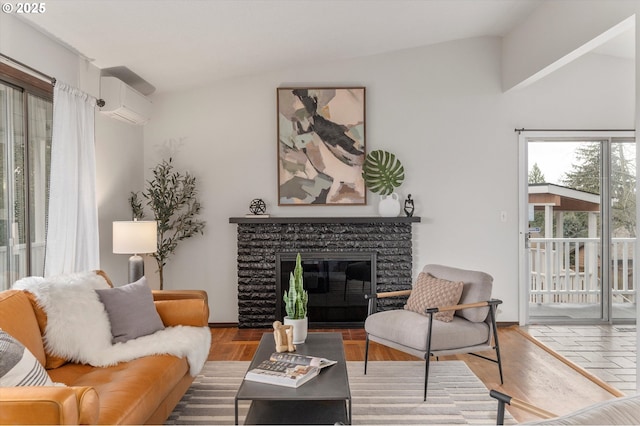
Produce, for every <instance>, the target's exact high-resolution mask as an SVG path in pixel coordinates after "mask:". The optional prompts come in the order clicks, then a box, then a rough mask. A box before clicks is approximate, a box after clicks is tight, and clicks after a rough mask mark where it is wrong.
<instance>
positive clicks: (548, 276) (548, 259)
mask: <svg viewBox="0 0 640 426" xmlns="http://www.w3.org/2000/svg"><path fill="white" fill-rule="evenodd" d="M529 242H530V246H531V250H530V258H529V265H530V267H531V291H530V302H532V303H542V304H545V303H600V299H601V279H600V277H601V273H600V269H601V266H602V265H601V258H600V239H599V238H531V239H530V240H529ZM634 247H635V238H613V240H612V247H611V272H610V273H611V275H610V276H611V286H612V289H613V302H614V303H635V300H636V289H635V288H634V286H633V262H634V259H635V253H634Z"/></svg>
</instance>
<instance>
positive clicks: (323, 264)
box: [276, 252, 376, 328]
mask: <svg viewBox="0 0 640 426" xmlns="http://www.w3.org/2000/svg"><path fill="white" fill-rule="evenodd" d="M296 255H297V253H276V277H277V279H276V295H277V298H276V318H277V319H278V320H280V321H282V319H283V318H284V317H285V315H286V311H285V306H284V302H283V300H282V298H283V296H284V292H285V290H288V289H289V277H290V273H291V272H293V269H294V268H295V265H296ZM301 258H302V270H303V280H304V289H305V290H306V291H307V292H308V294H309V303H308V305H307V317H308V318H309V327H314V328H341V327H345V328H348V327H360V326H362V325H363V324H364V320H365V319H366V318H367V306H368V301H367V299H365V297H364V295H365V294H371V293H373V292H374V291H375V289H376V253H374V252H371V253H369V252H335V253H334V252H323V253H301Z"/></svg>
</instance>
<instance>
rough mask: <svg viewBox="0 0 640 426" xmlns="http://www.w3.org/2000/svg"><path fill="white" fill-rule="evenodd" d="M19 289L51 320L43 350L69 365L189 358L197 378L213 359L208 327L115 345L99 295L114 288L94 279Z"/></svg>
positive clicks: (26, 284) (68, 278) (70, 278)
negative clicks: (159, 357)
mask: <svg viewBox="0 0 640 426" xmlns="http://www.w3.org/2000/svg"><path fill="white" fill-rule="evenodd" d="M13 288H14V289H20V290H26V291H29V292H31V293H33V294H34V296H35V298H36V300H37V301H38V303H39V304H40V306H41V307H42V308H43V309H44V311H45V312H46V314H47V326H46V328H45V333H44V344H45V347H46V348H47V350H48V351H49V353H51V354H53V355H56V356H59V357H62V358H65V359H67V360H69V361H72V362H76V363H81V364H89V365H92V366H94V367H107V366H110V365H115V364H118V363H119V362H124V361H131V360H133V359H136V358H140V357H143V356H148V355H160V354H169V355H174V356H177V357H179V358H182V357H186V358H187V361H188V362H189V374H191V375H192V376H197V375H198V373H199V372H200V371H201V370H202V367H203V366H204V363H205V362H206V360H207V356H208V354H209V347H210V345H211V333H210V331H209V328H208V327H190V326H175V327H167V328H165V329H164V330H160V331H157V332H155V333H153V334H150V335H148V336H142V337H138V338H137V339H132V340H129V341H127V342H124V343H116V344H112V343H111V339H112V336H111V324H110V323H109V317H108V315H107V312H106V310H105V308H104V305H103V304H102V302H100V299H99V298H98V294H97V293H96V292H95V291H94V290H95V289H101V288H109V286H108V285H107V283H106V281H105V280H104V278H102V277H101V276H99V275H97V274H95V273H93V272H87V273H77V274H67V275H61V276H58V277H51V278H42V277H27V278H23V279H21V280H19V281H16V283H15V284H14V285H13Z"/></svg>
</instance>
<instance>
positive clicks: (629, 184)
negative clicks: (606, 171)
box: [563, 143, 636, 237]
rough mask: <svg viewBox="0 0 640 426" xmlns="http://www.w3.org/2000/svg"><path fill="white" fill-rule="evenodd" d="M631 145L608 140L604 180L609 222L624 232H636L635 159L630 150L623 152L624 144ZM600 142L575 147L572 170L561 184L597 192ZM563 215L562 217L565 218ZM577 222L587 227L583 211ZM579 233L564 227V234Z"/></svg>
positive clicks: (632, 234)
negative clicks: (606, 186)
mask: <svg viewBox="0 0 640 426" xmlns="http://www.w3.org/2000/svg"><path fill="white" fill-rule="evenodd" d="M630 146H632V145H631V144H629V143H612V144H611V166H610V169H611V170H610V176H611V178H610V179H608V180H607V182H608V183H609V185H610V187H609V190H610V196H611V201H612V203H611V223H612V227H613V230H614V232H626V233H628V235H631V236H635V235H636V190H635V182H636V176H635V163H634V156H633V153H631V154H630V153H629V152H625V147H630ZM600 149H601V148H600V144H597V143H585V144H583V145H581V146H580V147H579V148H578V149H576V159H577V160H578V161H577V162H576V163H574V164H573V165H572V170H571V171H569V172H568V173H566V175H565V178H564V179H563V184H564V185H566V186H568V187H569V188H573V189H577V190H580V191H585V192H591V193H593V194H600V163H601V154H600ZM566 220H567V219H566V218H565V221H566ZM575 220H576V221H577V222H579V223H580V226H578V225H576V226H575V227H576V228H582V229H586V228H587V215H586V214H582V215H577V214H576V219H575ZM585 232H586V231H583V232H582V233H577V232H576V233H575V234H576V235H572V234H571V233H569V232H566V231H565V236H568V237H573V236H576V237H578V236H582V234H584V233H585Z"/></svg>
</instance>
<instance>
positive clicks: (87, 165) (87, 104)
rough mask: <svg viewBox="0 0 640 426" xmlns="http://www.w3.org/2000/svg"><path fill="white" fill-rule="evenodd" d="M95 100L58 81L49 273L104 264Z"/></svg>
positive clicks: (52, 174) (93, 267)
mask: <svg viewBox="0 0 640 426" xmlns="http://www.w3.org/2000/svg"><path fill="white" fill-rule="evenodd" d="M95 107H96V99H95V98H94V97H92V96H90V95H88V94H86V93H84V92H82V91H80V90H78V89H76V88H73V87H70V86H67V85H65V84H64V83H61V82H56V85H55V87H54V91H53V135H52V142H51V144H52V146H51V178H50V179H51V184H50V190H49V218H48V223H47V244H46V254H45V256H46V257H45V266H44V275H45V276H46V277H49V276H53V275H59V274H66V273H71V272H80V271H88V270H92V269H97V268H99V265H100V251H99V239H98V207H97V204H96V160H95V147H94V127H95V116H94V110H95Z"/></svg>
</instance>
